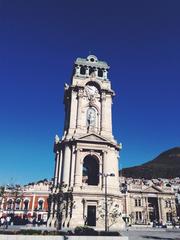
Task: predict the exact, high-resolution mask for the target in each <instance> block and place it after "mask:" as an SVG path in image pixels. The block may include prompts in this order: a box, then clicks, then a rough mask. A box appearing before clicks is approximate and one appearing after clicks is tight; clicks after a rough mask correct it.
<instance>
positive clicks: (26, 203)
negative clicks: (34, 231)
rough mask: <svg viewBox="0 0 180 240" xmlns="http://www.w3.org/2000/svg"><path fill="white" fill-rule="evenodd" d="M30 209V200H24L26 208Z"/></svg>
mask: <svg viewBox="0 0 180 240" xmlns="http://www.w3.org/2000/svg"><path fill="white" fill-rule="evenodd" d="M28 209H29V200H28V199H25V200H24V210H25V211H27V210H28Z"/></svg>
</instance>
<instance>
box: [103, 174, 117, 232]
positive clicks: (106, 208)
mask: <svg viewBox="0 0 180 240" xmlns="http://www.w3.org/2000/svg"><path fill="white" fill-rule="evenodd" d="M100 175H102V176H103V177H104V179H105V182H104V183H105V185H104V187H105V191H104V199H105V232H107V231H108V206H107V178H108V177H114V176H115V174H114V173H110V174H108V173H106V174H105V173H100Z"/></svg>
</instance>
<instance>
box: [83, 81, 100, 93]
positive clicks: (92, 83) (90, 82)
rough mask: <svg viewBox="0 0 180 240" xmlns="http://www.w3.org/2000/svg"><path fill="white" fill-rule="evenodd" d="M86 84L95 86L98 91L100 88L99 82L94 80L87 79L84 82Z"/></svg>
mask: <svg viewBox="0 0 180 240" xmlns="http://www.w3.org/2000/svg"><path fill="white" fill-rule="evenodd" d="M86 86H94V87H96V88H97V90H98V91H99V92H100V90H101V86H100V84H99V83H97V82H96V81H89V82H87V83H86Z"/></svg>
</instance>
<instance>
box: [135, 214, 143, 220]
mask: <svg viewBox="0 0 180 240" xmlns="http://www.w3.org/2000/svg"><path fill="white" fill-rule="evenodd" d="M141 220H142V212H136V221H141Z"/></svg>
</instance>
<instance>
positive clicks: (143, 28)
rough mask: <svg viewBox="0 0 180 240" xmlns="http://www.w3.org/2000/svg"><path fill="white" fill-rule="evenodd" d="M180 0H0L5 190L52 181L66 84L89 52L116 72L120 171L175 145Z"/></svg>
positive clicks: (0, 142) (0, 179) (0, 154)
mask: <svg viewBox="0 0 180 240" xmlns="http://www.w3.org/2000/svg"><path fill="white" fill-rule="evenodd" d="M179 8H180V2H179V1H178V0H177V1H175V0H174V1H166V0H159V1H155V0H151V1H138V0H137V1H128V0H127V1H114V0H111V1H103V0H100V1H95V0H91V1H83V0H77V1H73V0H71V1H67V0H66V1H65V0H64V1H63V0H62V1H58V0H57V1H55V0H49V1H46V0H38V1H37V0H31V1H22V0H16V1H14V0H1V1H0V84H1V85H0V184H5V183H10V182H13V183H27V182H31V181H36V180H39V179H43V178H51V177H53V169H54V155H53V141H54V136H55V134H56V133H58V134H59V135H60V136H61V135H62V130H63V124H64V123H63V121H64V106H63V86H64V82H70V77H71V73H72V65H73V62H74V60H75V59H76V58H77V57H86V56H87V55H88V54H89V52H91V53H92V54H95V55H96V56H97V57H98V58H99V59H100V60H105V61H107V62H108V64H109V65H110V66H111V68H110V73H109V76H110V80H111V82H112V87H113V89H114V90H115V92H116V97H115V98H114V103H113V130H114V136H115V137H116V139H117V140H118V141H119V142H122V144H123V149H122V152H121V165H120V166H121V167H127V166H133V165H137V164H140V163H143V162H146V161H148V160H151V159H153V158H154V157H155V156H157V155H158V154H159V153H161V152H162V151H164V150H166V149H169V148H171V147H175V146H179V140H180V137H179V136H180V127H179V123H180V111H179V103H180V67H179V66H180V44H179V43H180V27H179V26H180V14H179Z"/></svg>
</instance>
